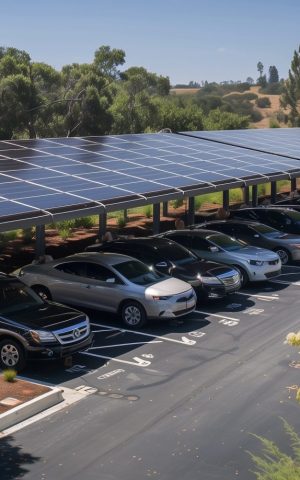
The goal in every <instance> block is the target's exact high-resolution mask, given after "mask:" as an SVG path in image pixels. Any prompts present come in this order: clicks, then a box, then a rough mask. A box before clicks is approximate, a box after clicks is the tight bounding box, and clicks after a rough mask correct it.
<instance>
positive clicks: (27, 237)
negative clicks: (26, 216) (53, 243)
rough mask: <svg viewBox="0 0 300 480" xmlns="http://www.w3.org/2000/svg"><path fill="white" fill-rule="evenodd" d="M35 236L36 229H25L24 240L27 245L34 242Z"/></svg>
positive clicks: (23, 232) (23, 231)
mask: <svg viewBox="0 0 300 480" xmlns="http://www.w3.org/2000/svg"><path fill="white" fill-rule="evenodd" d="M34 236H35V229H34V228H33V227H29V228H24V229H23V230H22V239H23V242H24V243H25V244H28V243H30V242H32V240H33V238H34Z"/></svg>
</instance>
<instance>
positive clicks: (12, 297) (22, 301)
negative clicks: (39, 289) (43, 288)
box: [0, 281, 44, 314]
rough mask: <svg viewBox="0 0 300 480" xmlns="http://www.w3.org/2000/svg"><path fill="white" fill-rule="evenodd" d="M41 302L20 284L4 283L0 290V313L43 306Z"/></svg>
mask: <svg viewBox="0 0 300 480" xmlns="http://www.w3.org/2000/svg"><path fill="white" fill-rule="evenodd" d="M43 304H44V302H43V300H42V299H41V298H40V297H39V296H38V295H36V294H35V293H34V292H33V291H32V290H31V289H30V288H29V287H27V286H26V285H24V284H23V283H21V282H13V281H12V282H7V283H6V282H5V284H4V285H2V286H1V288H0V313H2V314H4V313H9V312H16V311H18V310H24V309H25V308H29V307H33V306H36V305H37V306H39V305H43Z"/></svg>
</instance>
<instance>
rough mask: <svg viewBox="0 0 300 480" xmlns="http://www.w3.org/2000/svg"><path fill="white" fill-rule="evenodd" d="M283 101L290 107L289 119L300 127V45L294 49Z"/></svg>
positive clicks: (285, 105) (295, 125)
mask: <svg viewBox="0 0 300 480" xmlns="http://www.w3.org/2000/svg"><path fill="white" fill-rule="evenodd" d="M281 102H282V106H283V107H288V108H290V114H289V120H290V122H291V124H292V126H293V127H300V46H299V48H298V51H297V50H295V51H294V56H293V59H292V62H291V68H290V70H289V76H288V79H287V81H286V82H285V85H284V91H283V94H282V98H281Z"/></svg>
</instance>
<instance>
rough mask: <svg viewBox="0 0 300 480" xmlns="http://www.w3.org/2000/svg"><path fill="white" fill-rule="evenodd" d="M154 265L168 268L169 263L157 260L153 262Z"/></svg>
mask: <svg viewBox="0 0 300 480" xmlns="http://www.w3.org/2000/svg"><path fill="white" fill-rule="evenodd" d="M155 267H156V268H168V267H169V265H168V264H167V262H158V263H156V264H155Z"/></svg>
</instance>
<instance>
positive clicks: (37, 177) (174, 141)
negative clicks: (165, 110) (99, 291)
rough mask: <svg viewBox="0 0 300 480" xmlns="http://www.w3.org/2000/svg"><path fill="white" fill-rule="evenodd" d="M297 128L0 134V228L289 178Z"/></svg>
mask: <svg viewBox="0 0 300 480" xmlns="http://www.w3.org/2000/svg"><path fill="white" fill-rule="evenodd" d="M299 131H300V129H284V130H283V129H280V131H278V129H274V130H270V131H268V133H269V134H272V135H269V137H268V142H266V141H265V140H264V137H259V135H260V134H258V139H257V136H256V135H255V134H256V132H257V133H258V132H260V131H258V130H255V131H251V130H244V131H226V132H189V133H183V134H180V133H157V134H135V135H120V136H105V137H81V138H79V137H70V138H56V139H35V140H16V141H14V140H7V141H0V230H1V231H5V230H11V229H14V228H24V227H26V226H29V225H38V224H46V223H50V222H53V221H58V220H61V219H66V218H74V217H79V216H85V215H91V214H99V213H104V212H106V211H116V210H120V209H123V208H130V207H136V206H139V205H145V204H149V203H157V202H162V201H168V200H171V199H175V198H180V197H181V196H195V195H199V194H201V193H207V192H211V191H221V190H227V189H229V188H234V187H241V186H248V185H252V184H257V183H264V182H268V181H275V180H280V179H285V178H292V177H297V176H300V163H299V160H298V159H300V142H299V137H300V132H299ZM253 132H254V133H253ZM281 132H285V134H282V133H281ZM253 135H254V137H255V141H256V143H255V145H256V146H255V148H254V149H253V148H252V147H251V146H250V144H251V145H252V143H251V142H252V139H253V138H254V137H253ZM200 136H201V138H200ZM204 136H205V137H204ZM233 139H234V142H232V140H233ZM246 140H247V141H246ZM273 140H274V142H273ZM238 142H239V145H240V146H236V145H231V144H230V143H236V144H237V143H238ZM272 142H273V143H272ZM257 145H258V146H259V147H261V146H264V147H265V148H264V150H266V149H268V150H270V152H269V151H259V149H260V148H257ZM274 145H275V147H274ZM285 147H286V148H285ZM279 151H280V153H279ZM274 153H275V154H274Z"/></svg>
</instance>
